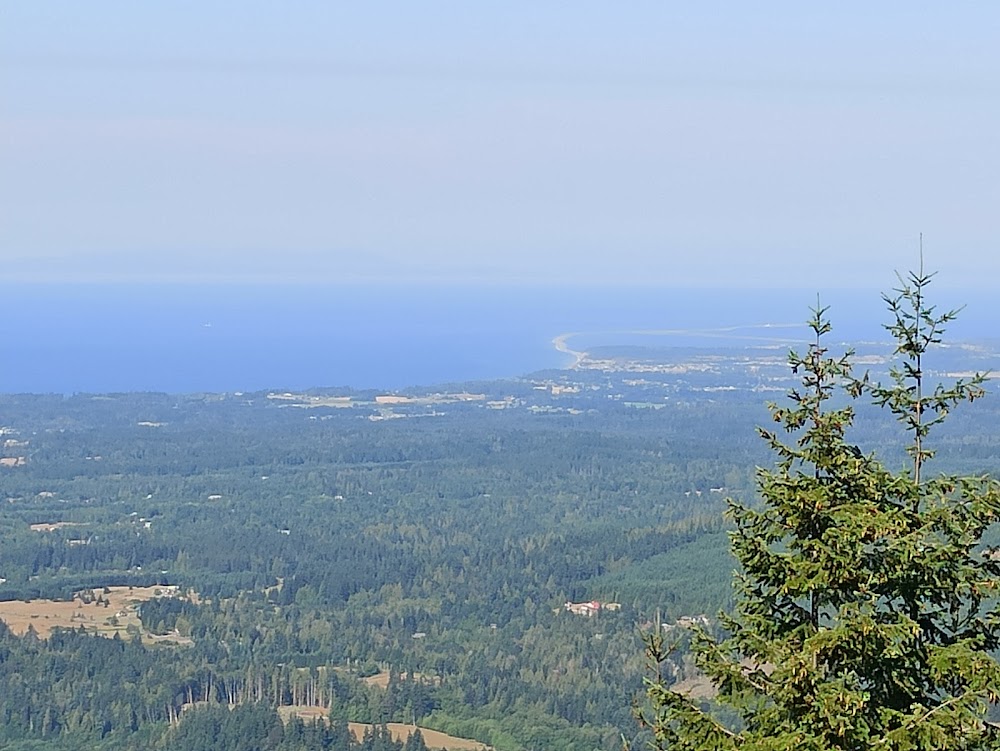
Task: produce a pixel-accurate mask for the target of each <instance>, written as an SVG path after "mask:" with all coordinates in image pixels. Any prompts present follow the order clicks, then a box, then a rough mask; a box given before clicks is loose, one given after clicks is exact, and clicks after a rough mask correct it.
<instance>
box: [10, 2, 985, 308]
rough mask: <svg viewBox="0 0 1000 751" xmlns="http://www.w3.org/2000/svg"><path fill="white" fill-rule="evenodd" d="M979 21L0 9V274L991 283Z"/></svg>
mask: <svg viewBox="0 0 1000 751" xmlns="http://www.w3.org/2000/svg"><path fill="white" fill-rule="evenodd" d="M998 184H1000V5H998V4H995V3H985V2H974V3H961V2H949V3H941V2H933V3H931V2H915V1H913V0H909V1H907V2H880V3H871V2H864V3H861V2H858V3H851V2H841V3H825V4H820V3H803V2H801V1H800V0H799V1H797V2H787V3H785V2H772V3H742V2H728V3H711V2H698V3H669V2H664V1H663V0H660V1H659V2H648V3H646V2H631V3H611V2H604V3H594V2H581V1H580V0H575V1H574V2H565V3H556V2H549V3H538V2H530V3H528V2H512V1H510V0H508V2H504V3H490V4H487V3H477V2H469V1H468V0H463V1H462V2H437V1H431V2H423V3H403V2H400V3H383V2H364V3H333V2H319V1H317V2H305V1H301V2H296V1H294V0H288V1H286V2H281V3H278V2H273V0H269V1H268V2H250V1H248V0H238V1H235V0H234V1H233V2H219V1H216V2H213V1H212V0H197V1H196V2H183V1H180V0H175V1H173V2H169V3H167V2H161V3H149V2H136V1H135V0H127V1H123V2H102V1H101V0H91V1H90V2H79V0H72V1H66V2H57V1H51V0H47V1H46V2H31V1H29V0H0V280H4V279H6V280H11V279H52V280H63V279H67V280H89V279H185V280H187V279H190V280H235V281H238V280H244V279H246V280H250V279H281V280H307V281H315V280H330V281H338V280H354V279H383V278H385V279H393V280H399V279H413V280H427V279H436V280H441V279H444V280H452V279H453V280H456V281H471V280H483V279H498V280H504V281H507V280H513V281H530V282H538V283H550V282H595V281H598V282H639V283H655V284H665V285H670V284H697V285H704V286H711V285H713V284H724V285H732V284H746V285H751V286H774V285H805V286H811V287H815V286H819V285H820V284H822V285H845V286H874V287H878V288H884V287H885V286H886V282H887V280H889V281H891V279H892V271H893V270H894V269H897V268H906V267H907V266H910V265H912V264H913V263H914V262H915V261H916V255H917V236H918V233H920V232H923V233H924V236H925V247H926V252H927V258H928V263H929V265H931V266H933V267H935V268H938V269H940V270H941V271H942V272H943V274H942V283H949V284H958V285H978V286H980V287H983V286H986V287H989V286H995V285H997V284H998V283H1000V252H998V251H1000V189H998Z"/></svg>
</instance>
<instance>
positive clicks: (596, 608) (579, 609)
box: [563, 600, 622, 617]
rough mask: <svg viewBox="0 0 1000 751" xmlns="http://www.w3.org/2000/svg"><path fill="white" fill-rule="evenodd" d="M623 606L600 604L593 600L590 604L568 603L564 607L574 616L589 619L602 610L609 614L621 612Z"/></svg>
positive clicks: (613, 603)
mask: <svg viewBox="0 0 1000 751" xmlns="http://www.w3.org/2000/svg"><path fill="white" fill-rule="evenodd" d="M621 608H622V604H621V603H620V602H603V603H602V602H598V601H597V600H591V601H590V602H567V603H566V604H565V605H563V610H566V611H568V612H570V613H572V614H573V615H585V616H587V617H593V616H595V615H597V614H598V613H600V612H601V611H602V610H606V611H609V612H612V613H613V612H615V611H618V610H621Z"/></svg>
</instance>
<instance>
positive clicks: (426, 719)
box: [0, 349, 1000, 751]
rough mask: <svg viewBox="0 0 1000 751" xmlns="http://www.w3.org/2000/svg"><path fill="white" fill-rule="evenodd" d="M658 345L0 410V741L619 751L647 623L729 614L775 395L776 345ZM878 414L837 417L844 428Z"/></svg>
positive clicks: (860, 427)
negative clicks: (365, 384) (547, 359)
mask: <svg viewBox="0 0 1000 751" xmlns="http://www.w3.org/2000/svg"><path fill="white" fill-rule="evenodd" d="M629 354H630V357H632V358H633V359H632V360H631V361H630V362H632V364H633V366H634V365H635V362H636V359H635V353H634V352H633V353H629ZM670 356H671V357H674V358H681V359H682V360H683V363H681V364H683V365H685V367H681V366H680V364H678V362H669V361H667V362H665V361H664V355H663V353H655V352H652V353H646V354H645V355H644V356H643V358H644V359H643V360H642V363H643V368H642V370H641V371H640V372H639V373H637V372H636V370H635V367H633V368H632V369H628V368H623V369H621V370H609V369H596V368H595V369H592V370H575V371H554V372H547V373H539V374H535V375H533V376H530V377H526V378H523V379H518V380H515V381H502V382H490V383H471V384H451V385H447V386H440V387H437V388H436V389H433V390H431V389H422V390H418V389H414V390H409V391H406V392H401V393H398V394H377V393H375V392H362V391H353V390H350V389H325V390H316V391H311V392H307V393H302V394H286V393H283V392H261V393H253V394H249V393H241V394H191V395H166V394H109V395H89V394H76V395H72V396H62V395H6V396H2V397H0V426H2V431H3V436H2V445H3V463H2V466H0V483H2V495H0V497H2V498H3V500H4V502H3V504H2V505H0V535H2V539H3V545H2V546H0V606H3V605H4V604H5V603H6V605H7V606H8V607H9V608H11V609H8V610H5V609H4V607H0V618H3V619H4V620H6V621H8V625H7V626H4V625H2V624H0V682H2V685H3V686H4V687H5V688H4V691H3V692H2V694H0V742H2V743H3V745H4V747H6V748H13V749H33V748H64V749H73V748H106V749H130V748H135V749H140V748H154V749H155V748H160V749H175V748H176V749H181V748H184V749H197V748H213V749H230V748H231V749H243V748H248V749H249V748H260V749H275V750H284V749H338V750H339V749H344V748H349V749H355V748H360V749H406V751H409V750H410V749H417V748H424V747H425V741H424V739H423V738H422V737H421V736H420V735H419V734H416V735H411V736H410V737H409V738H408V739H406V740H402V739H400V740H394V739H393V738H392V737H391V735H390V734H389V732H388V730H387V729H386V727H387V724H388V723H412V724H416V725H419V726H420V727H422V728H425V729H434V730H438V731H442V732H446V733H450V734H451V735H454V736H458V737H462V738H470V739H474V740H476V741H479V742H481V743H483V744H488V745H490V746H493V747H495V748H497V749H501V750H507V749H510V750H511V751H513V750H514V749H527V748H546V749H588V748H589V749H608V750H609V751H610V750H611V749H615V748H620V746H621V739H622V736H623V735H624V736H625V737H626V738H632V737H634V736H635V735H636V733H637V727H636V724H635V722H634V719H633V717H632V706H633V704H634V702H636V701H638V700H640V697H641V696H642V679H643V675H644V669H645V666H644V662H643V659H644V658H643V646H642V634H643V633H645V632H648V631H649V630H650V629H656V628H666V629H669V628H671V627H672V626H673V624H675V623H677V622H678V621H679V620H680V621H683V620H684V619H685V618H702V616H704V617H705V620H706V622H711V618H712V617H713V615H714V614H715V613H716V612H717V611H718V610H719V609H720V608H723V607H725V606H726V605H727V603H728V598H729V596H730V595H729V592H730V582H731V578H732V573H733V560H732V558H731V557H730V555H729V553H728V541H727V535H726V526H725V523H724V522H723V519H722V510H723V508H724V500H725V498H726V497H735V498H739V499H740V500H742V501H743V502H747V503H753V500H754V476H755V467H756V466H758V465H761V464H764V463H766V462H768V461H769V459H768V456H767V449H766V446H764V445H763V444H762V443H761V442H760V441H759V439H757V438H756V433H755V425H757V424H759V423H761V422H763V421H764V420H766V419H767V410H766V408H765V403H766V401H767V400H768V399H777V398H779V397H780V393H781V392H782V391H783V390H784V389H785V388H786V387H787V383H788V381H787V374H784V373H783V368H782V365H781V360H782V359H783V356H782V354H781V353H780V352H778V353H775V352H769V353H761V352H750V351H744V350H740V351H735V350H725V351H721V350H720V351H694V350H691V351H687V350H685V351H683V352H674V353H673V354H672V355H670ZM990 357H992V355H991V354H990V351H989V350H987V349H963V350H956V351H954V352H948V353H943V358H945V364H946V366H947V367H948V368H955V369H957V368H961V367H967V366H969V365H970V362H971V366H972V367H977V368H978V367H981V366H982V363H983V361H984V360H988V359H989V358H990ZM650 362H657V363H659V364H660V366H659V367H656V366H651V365H650V364H649V363H650ZM998 412H1000V403H998V400H997V399H995V398H992V397H987V398H986V399H985V400H984V404H983V407H982V408H980V409H977V410H974V411H970V412H969V414H968V415H962V416H961V417H960V418H957V419H956V420H954V421H952V422H951V423H949V425H948V428H947V431H948V432H947V433H942V435H941V438H940V439H939V448H940V453H939V456H938V459H937V460H936V461H937V464H938V465H939V466H940V467H942V468H950V469H955V470H957V471H961V472H973V473H975V472H988V471H990V470H992V469H994V468H995V467H996V464H997V457H998V453H1000V452H998V446H997V442H998V440H1000V438H998V437H997V436H996V434H995V431H994V429H993V426H994V425H995V424H996V421H997V419H998V414H997V413H998ZM890 430H891V424H889V423H888V422H887V420H886V418H885V417H884V416H879V415H878V414H877V413H875V412H873V413H871V414H867V413H862V414H861V415H859V419H858V421H857V427H856V429H855V434H854V435H852V436H851V440H852V441H855V442H856V443H858V444H859V445H861V446H863V447H864V449H865V450H866V451H877V450H878V449H879V448H880V445H881V443H882V441H883V439H884V436H885V435H887V434H888V432H889V431H890ZM888 460H889V461H892V460H894V457H892V456H889V457H888ZM128 588H134V590H135V591H137V592H138V591H139V590H142V588H147V589H148V591H150V592H152V593H153V594H151V595H150V596H149V597H144V598H143V601H142V602H140V603H138V604H136V605H135V617H134V618H132V616H131V615H130V612H126V609H122V610H118V608H119V606H118V605H116V606H115V607H110V604H111V603H112V602H116V603H117V602H118V600H116V599H114V598H115V597H118V596H119V595H118V593H122V594H121V596H122V597H125V596H126V595H127V592H128ZM142 591H146V590H142ZM48 601H59V602H61V603H63V604H64V605H65V606H66V612H68V613H69V614H70V615H69V616H67V618H68V621H67V622H66V623H65V624H64V623H62V622H61V621H53V619H54V618H56V616H55V615H51V616H50V615H49V611H47V610H45V608H44V607H41V604H42V603H47V602H48ZM570 603H577V604H580V605H583V604H587V603H595V605H590V606H587V607H576V608H573V609H570V608H568V607H567V606H568V604H570ZM14 606H17V607H18V608H25V607H26V608H28V611H26V612H29V613H30V614H29V615H26V616H23V617H22V618H21V620H18V619H16V618H14V617H13V616H11V615H10V613H13V612H15V611H14V610H13V608H14ZM32 607H37V608H38V609H37V612H32V611H30V609H31V608H32ZM47 607H48V606H47ZM122 607H124V606H122ZM55 608H56V605H51V607H50V609H51V612H52V613H55V612H56V610H55ZM17 612H23V611H20V610H19V611H17ZM5 614H6V615H5ZM682 647H683V645H682ZM672 659H673V662H672V663H671V664H669V665H668V666H667V669H668V670H669V671H670V672H671V675H672V677H673V678H674V679H676V680H684V679H687V678H692V677H693V672H692V668H691V665H690V664H689V661H688V660H687V658H686V657H685V651H684V649H683V648H681V649H679V650H678V651H677V652H675V653H674V655H673V658H672ZM289 708H309V709H312V710H314V713H313V715H312V716H313V717H318V719H313V720H302V719H296V718H294V717H292V719H289V716H290V713H289V712H288V711H285V710H288V709H289ZM291 714H292V715H294V712H292V713H291ZM348 722H358V723H367V724H368V725H369V729H368V730H367V731H366V732H364V733H362V734H359V736H358V737H355V736H354V735H352V734H351V732H350V731H349V730H348V725H347V723H348ZM208 738H212V739H214V741H213V742H211V743H210V744H209V743H207V742H206V740H205V739H208Z"/></svg>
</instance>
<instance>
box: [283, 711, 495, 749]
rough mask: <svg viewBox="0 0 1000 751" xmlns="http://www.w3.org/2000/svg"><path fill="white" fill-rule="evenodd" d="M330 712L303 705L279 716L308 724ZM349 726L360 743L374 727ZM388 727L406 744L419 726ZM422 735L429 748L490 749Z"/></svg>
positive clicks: (464, 740) (431, 733)
mask: <svg viewBox="0 0 1000 751" xmlns="http://www.w3.org/2000/svg"><path fill="white" fill-rule="evenodd" d="M328 712H329V710H328V709H325V708H324V707H309V706H305V705H303V704H297V705H293V706H290V707H278V714H279V715H280V716H281V719H283V720H284V721H285V722H288V720H289V719H291V718H292V717H298V718H300V719H302V720H304V721H306V722H310V721H312V720H325V719H326V717H327V714H328ZM347 725H348V727H349V728H350V729H351V732H352V733H354V737H355V738H357V739H358V740H359V741H360V740H361V739H362V738H363V737H364V735H365V731H366V730H368V728H370V727H372V725H369V724H367V723H364V722H349V723H347ZM386 727H387V728H389V733H390V734H391V735H392V738H393V740H396V741H400V740H401V741H404V742H405V741H406V739H407V738H409V737H410V735H412V733H413V731H414V730H416V729H417V728H418V727H419V726H417V725H405V724H403V723H401V722H390V723H387V724H386ZM420 734H421V735H423V736H424V743H426V744H427V747H428V748H443V749H447V751H484V749H488V748H489V747H488V746H486V745H485V744H483V743H480V742H479V741H473V740H470V739H468V738H456V737H455V736H453V735H448V734H447V733H440V732H438V731H437V730H430V729H429V728H420Z"/></svg>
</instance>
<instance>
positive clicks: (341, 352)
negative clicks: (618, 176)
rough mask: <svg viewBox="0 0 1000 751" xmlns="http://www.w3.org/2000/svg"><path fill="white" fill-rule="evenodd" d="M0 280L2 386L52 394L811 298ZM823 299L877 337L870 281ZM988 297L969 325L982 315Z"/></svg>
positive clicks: (479, 360) (406, 373) (534, 349)
mask: <svg viewBox="0 0 1000 751" xmlns="http://www.w3.org/2000/svg"><path fill="white" fill-rule="evenodd" d="M0 293H2V294H3V299H4V300H5V301H6V306H5V308H6V314H5V315H3V316H0V358H2V359H0V362H2V363H3V367H0V392H6V393H11V392H33V393H64V394H70V393H81V392H83V393H105V392H117V391H166V392H194V391H251V390H257V389H266V388H275V389H300V388H308V387H313V386H351V387H355V388H381V389H394V388H404V387H406V386H413V385H432V384H439V383H448V382H457V381H466V380H476V379H492V378H501V377H509V376H518V375H523V374H525V373H528V372H531V371H535V370H540V369H544V368H553V367H563V366H565V365H567V364H568V362H569V360H570V358H568V356H567V355H566V354H564V353H560V352H558V351H556V349H555V348H554V347H553V344H552V339H553V337H555V336H557V335H559V334H563V333H567V332H579V335H578V336H577V337H574V338H573V339H571V344H577V345H580V346H584V345H585V346H595V345H598V344H621V343H651V344H660V345H662V344H664V343H673V344H680V345H685V346H691V345H694V346H698V345H703V346H704V345H717V344H720V343H721V344H725V343H727V342H729V341H731V342H732V343H739V341H740V340H739V339H737V338H735V337H737V336H739V334H740V332H739V331H734V332H730V334H731V335H732V336H731V337H730V334H726V333H725V332H720V331H708V332H705V333H703V334H695V333H693V332H691V331H687V333H685V334H683V335H680V334H676V335H669V336H663V337H660V338H659V341H654V339H655V338H651V337H649V336H647V335H637V334H631V333H629V332H634V331H637V330H658V329H670V330H674V331H676V330H682V329H684V330H691V329H699V330H705V329H709V330H711V329H719V328H724V327H731V326H743V325H750V324H763V323H771V324H783V323H796V322H801V321H803V320H804V319H805V318H806V317H807V316H808V308H809V306H811V305H815V302H816V296H815V292H812V291H808V292H807V291H789V290H781V291H768V290H678V289H654V288H649V287H631V288H604V287H597V286H590V287H584V286H579V287H555V288H543V287H540V286H524V287H514V286H487V285H479V286H476V285H470V286H460V285H454V284H452V285H436V286H435V285H431V286H428V285H420V286H416V285H410V286H408V285H339V286H338V285H328V286H320V285H297V286H292V285H288V286H278V285H274V286H268V285H199V284H170V285H125V284H108V285H93V284H91V285H44V284H37V285H31V284H17V285H14V284H3V285H0ZM823 303H824V304H830V305H831V306H832V310H831V316H832V317H833V318H834V321H835V324H836V334H837V335H838V337H839V338H842V339H850V338H870V337H872V336H882V333H881V330H880V327H879V325H878V323H879V322H881V321H883V320H884V319H885V315H884V312H883V306H882V304H881V302H880V300H879V299H878V295H877V294H875V293H870V292H868V293H860V292H832V293H828V294H827V295H826V296H825V297H824V299H823ZM988 307H989V315H987V313H986V312H984V310H983V309H982V308H980V310H979V312H978V314H977V316H978V319H979V320H980V321H981V324H982V325H980V326H978V328H976V327H974V328H976V331H975V332H974V333H977V334H982V333H984V332H985V331H986V330H988V328H989V326H988V325H986V323H987V321H986V320H983V319H988V321H989V323H991V322H992V321H993V320H995V315H992V313H995V310H996V306H995V304H990V305H989V306H988ZM973 320H974V321H975V320H977V319H973ZM744 333H745V332H744ZM758 333H759V332H758ZM774 333H775V337H776V338H795V337H796V336H799V337H801V336H803V335H804V330H799V331H798V332H796V331H795V330H792V329H781V330H780V331H775V332H774ZM965 333H970V332H969V331H966V332H965ZM727 337H730V338H729V339H727Z"/></svg>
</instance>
